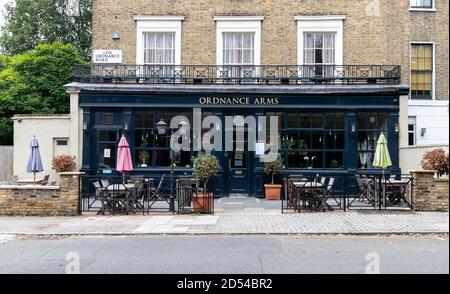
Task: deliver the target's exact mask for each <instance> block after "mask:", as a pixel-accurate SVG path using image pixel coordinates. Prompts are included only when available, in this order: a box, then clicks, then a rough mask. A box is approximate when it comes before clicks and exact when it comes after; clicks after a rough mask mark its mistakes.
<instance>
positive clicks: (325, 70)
mask: <svg viewBox="0 0 450 294" xmlns="http://www.w3.org/2000/svg"><path fill="white" fill-rule="evenodd" d="M345 18H346V16H345V15H316V16H304V15H299V16H296V17H295V20H296V21H297V42H298V43H297V48H298V51H297V53H298V58H297V61H298V64H300V65H303V73H302V75H303V76H311V77H316V76H319V77H322V76H328V77H332V76H335V75H339V74H341V73H342V69H341V68H339V66H341V65H342V64H344V49H343V48H344V45H343V44H344V20H345Z"/></svg>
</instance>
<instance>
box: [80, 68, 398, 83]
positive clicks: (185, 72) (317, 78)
mask: <svg viewBox="0 0 450 294" xmlns="http://www.w3.org/2000/svg"><path fill="white" fill-rule="evenodd" d="M74 77H75V81H77V82H88V83H136V84H174V83H182V84H281V85H289V84H292V85H298V84H300V85H315V84H341V85H347V84H348V85H353V84H400V82H401V67H400V66H399V65H322V64H314V65H258V66H257V65H160V64H152V65H136V64H120V65H110V64H78V65H76V66H75V74H74Z"/></svg>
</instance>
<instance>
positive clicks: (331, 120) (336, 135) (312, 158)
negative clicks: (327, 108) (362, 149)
mask: <svg viewBox="0 0 450 294" xmlns="http://www.w3.org/2000/svg"><path fill="white" fill-rule="evenodd" d="M286 117H287V119H286V125H285V127H284V128H283V129H282V130H281V134H282V137H281V146H282V150H283V153H284V154H285V158H286V159H287V166H288V168H301V169H304V168H343V167H344V151H345V147H346V146H345V113H343V112H336V113H335V112H327V113H287V114H286Z"/></svg>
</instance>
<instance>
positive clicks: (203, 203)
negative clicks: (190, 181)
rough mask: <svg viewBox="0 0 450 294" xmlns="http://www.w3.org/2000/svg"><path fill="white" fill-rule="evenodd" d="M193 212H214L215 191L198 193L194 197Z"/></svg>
mask: <svg viewBox="0 0 450 294" xmlns="http://www.w3.org/2000/svg"><path fill="white" fill-rule="evenodd" d="M192 212H200V213H213V212H214V197H213V193H197V194H196V195H195V196H194V197H193V198H192Z"/></svg>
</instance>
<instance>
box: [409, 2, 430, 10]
mask: <svg viewBox="0 0 450 294" xmlns="http://www.w3.org/2000/svg"><path fill="white" fill-rule="evenodd" d="M412 1H413V0H410V1H409V11H428V12H434V11H436V0H432V5H431V7H430V8H420V7H412Z"/></svg>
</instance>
